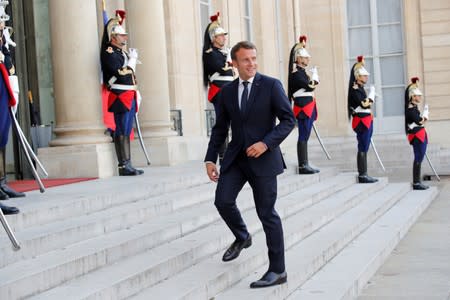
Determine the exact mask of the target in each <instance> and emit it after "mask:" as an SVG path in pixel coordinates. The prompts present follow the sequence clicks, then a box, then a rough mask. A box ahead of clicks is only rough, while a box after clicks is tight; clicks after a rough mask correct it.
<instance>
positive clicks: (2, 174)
mask: <svg viewBox="0 0 450 300" xmlns="http://www.w3.org/2000/svg"><path fill="white" fill-rule="evenodd" d="M5 195H6V197H5ZM19 197H25V194H24V193H19V192H16V191H15V190H13V189H12V188H10V187H9V186H8V185H7V184H6V160H5V148H0V200H7V199H9V198H19Z"/></svg>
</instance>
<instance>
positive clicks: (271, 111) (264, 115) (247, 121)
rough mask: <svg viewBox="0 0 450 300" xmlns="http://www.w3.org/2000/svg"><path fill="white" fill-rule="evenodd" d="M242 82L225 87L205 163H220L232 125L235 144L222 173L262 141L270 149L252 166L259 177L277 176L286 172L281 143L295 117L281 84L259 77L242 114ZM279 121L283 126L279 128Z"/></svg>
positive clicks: (252, 159)
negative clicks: (241, 154)
mask: <svg viewBox="0 0 450 300" xmlns="http://www.w3.org/2000/svg"><path fill="white" fill-rule="evenodd" d="M238 85H239V79H236V80H234V81H232V82H230V83H229V84H227V85H225V86H224V87H223V88H222V89H221V91H220V93H219V94H218V101H219V102H218V105H219V106H218V111H216V124H215V126H214V127H213V129H212V133H211V138H210V141H209V145H208V150H207V153H206V157H205V161H211V162H214V163H215V162H216V161H217V156H218V151H219V149H220V147H221V145H222V144H223V143H224V141H225V138H226V137H227V134H228V129H229V126H230V125H231V130H232V140H231V142H230V143H229V145H228V148H227V151H226V153H225V156H224V159H223V163H222V165H221V173H224V172H226V171H227V169H228V168H229V167H230V166H231V164H232V163H233V162H234V160H235V159H236V157H237V156H238V154H239V153H240V152H245V150H246V149H247V147H249V146H251V145H253V144H254V143H256V142H259V141H262V142H264V143H265V144H266V145H267V147H268V148H269V149H268V150H267V151H266V152H265V153H264V154H262V155H261V156H260V157H258V158H249V166H250V168H251V169H252V171H253V173H254V174H255V175H256V176H275V175H278V174H281V173H282V172H283V169H284V168H286V165H285V164H284V160H283V157H282V155H281V151H280V147H279V145H280V143H281V142H282V141H283V140H284V139H285V138H286V137H287V136H288V135H289V133H290V132H291V131H292V129H293V128H294V126H295V117H294V114H293V112H292V109H291V106H290V104H289V100H288V98H287V96H286V93H285V91H284V89H283V86H282V85H281V82H280V81H279V80H277V79H275V78H271V77H268V76H265V75H262V74H260V73H256V76H255V78H254V80H253V83H252V86H251V90H250V95H249V98H248V102H247V110H246V111H245V112H241V110H240V108H239V103H238V101H239V100H238V99H239V98H238ZM276 119H278V120H279V123H278V124H276Z"/></svg>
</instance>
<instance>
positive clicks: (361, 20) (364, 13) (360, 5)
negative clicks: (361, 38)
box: [347, 0, 370, 26]
mask: <svg viewBox="0 0 450 300" xmlns="http://www.w3.org/2000/svg"><path fill="white" fill-rule="evenodd" d="M347 18H348V25H349V26H355V25H369V24H370V2H369V0H347Z"/></svg>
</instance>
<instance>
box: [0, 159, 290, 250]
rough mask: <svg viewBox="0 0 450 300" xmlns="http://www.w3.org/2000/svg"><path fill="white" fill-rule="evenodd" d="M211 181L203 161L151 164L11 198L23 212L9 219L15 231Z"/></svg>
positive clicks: (13, 203)
mask: <svg viewBox="0 0 450 300" xmlns="http://www.w3.org/2000/svg"><path fill="white" fill-rule="evenodd" d="M288 172H289V173H294V167H292V166H290V168H289V170H288ZM208 182H209V179H208V177H207V176H206V173H205V171H204V166H203V163H201V162H189V163H186V164H184V165H181V166H177V168H172V169H171V168H169V167H152V168H148V169H147V170H146V173H145V174H143V175H141V176H136V177H134V176H133V177H118V176H116V177H111V178H107V179H96V180H90V181H85V182H80V183H76V184H70V185H64V186H58V187H53V188H50V189H47V190H46V191H45V193H42V194H41V193H39V191H32V192H27V193H26V194H27V196H26V197H25V198H20V199H11V200H9V201H8V202H9V203H10V204H11V205H16V206H18V207H20V211H21V213H20V214H17V215H11V216H8V222H9V224H10V226H11V228H12V229H13V230H14V231H18V230H21V229H24V228H29V227H35V226H37V225H43V224H47V223H51V222H55V221H58V220H65V219H66V218H73V217H75V216H81V215H85V214H89V213H93V212H96V211H101V210H104V209H107V208H110V207H113V206H115V205H120V204H124V203H126V202H130V203H131V202H134V201H138V200H143V199H148V198H151V197H155V196H158V195H163V194H166V193H171V192H175V191H182V190H184V189H187V188H190V187H194V186H197V185H201V184H205V183H208ZM130 187H132V188H130ZM0 244H1V243H0Z"/></svg>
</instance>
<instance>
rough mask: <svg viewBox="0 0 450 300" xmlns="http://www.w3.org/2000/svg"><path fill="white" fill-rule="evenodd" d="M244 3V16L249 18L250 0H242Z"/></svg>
mask: <svg viewBox="0 0 450 300" xmlns="http://www.w3.org/2000/svg"><path fill="white" fill-rule="evenodd" d="M244 2H245V16H246V17H249V16H250V0H244Z"/></svg>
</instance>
